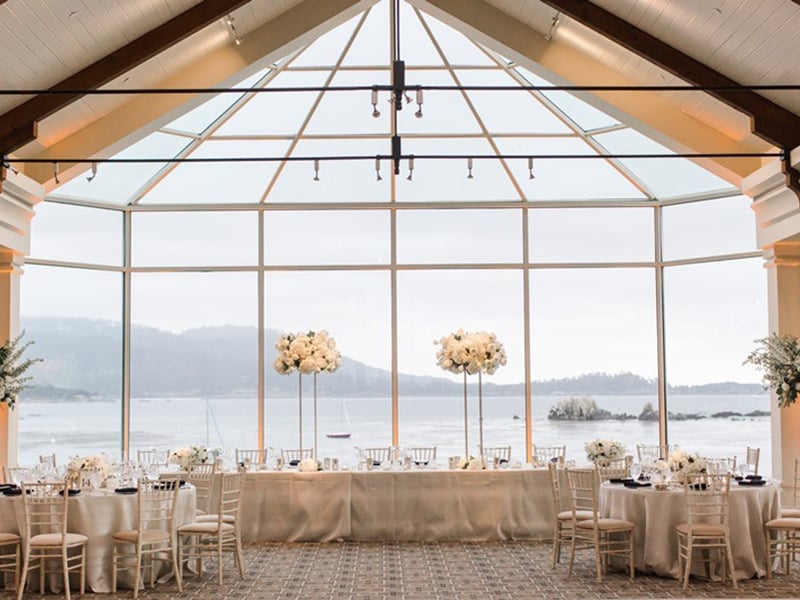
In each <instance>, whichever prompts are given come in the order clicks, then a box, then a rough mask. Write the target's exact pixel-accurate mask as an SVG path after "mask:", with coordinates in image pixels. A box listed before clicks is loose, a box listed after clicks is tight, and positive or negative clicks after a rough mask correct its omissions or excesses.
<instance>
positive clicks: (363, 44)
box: [342, 2, 391, 67]
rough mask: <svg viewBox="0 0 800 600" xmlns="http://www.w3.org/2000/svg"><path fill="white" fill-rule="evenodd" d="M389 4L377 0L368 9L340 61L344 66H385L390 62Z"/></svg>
mask: <svg viewBox="0 0 800 600" xmlns="http://www.w3.org/2000/svg"><path fill="white" fill-rule="evenodd" d="M390 33H391V27H390V25H389V4H388V3H387V2H379V3H378V4H376V5H375V6H373V7H372V8H370V9H369V14H368V15H367V18H366V20H365V21H364V24H363V25H362V26H361V29H360V30H359V31H358V35H356V39H355V40H353V45H352V46H350V48H349V50H348V51H347V54H346V55H345V57H344V60H343V61H342V65H346V66H355V65H358V66H364V65H367V66H371V67H372V66H379V65H382V66H386V67H388V66H389V64H390V62H391V47H390V44H389V39H390V38H389V35H390Z"/></svg>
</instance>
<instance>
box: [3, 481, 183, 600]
mask: <svg viewBox="0 0 800 600" xmlns="http://www.w3.org/2000/svg"><path fill="white" fill-rule="evenodd" d="M68 502H69V508H68V511H69V512H68V515H67V531H69V532H70V533H81V534H83V535H85V536H87V537H88V538H89V542H88V543H87V545H86V586H87V588H88V589H89V590H91V591H93V592H103V593H105V592H110V591H111V570H112V562H111V560H112V551H113V545H112V543H111V534H113V533H114V532H116V531H123V530H127V529H135V528H136V494H116V493H114V491H113V490H98V491H95V492H89V491H88V490H84V491H81V493H80V494H78V495H76V496H70V498H69V500H68ZM194 511H195V490H194V488H193V487H191V486H186V487H182V488H181V489H180V491H179V493H178V506H177V509H176V514H175V522H176V523H177V524H179V525H181V524H183V523H188V522H190V521H191V520H192V519H193V518H194ZM0 527H1V528H0V531H9V532H12V533H20V532H21V531H24V529H25V515H24V513H23V508H22V498H21V497H20V496H4V495H0ZM37 577H38V576H36V575H34V577H33V579H37ZM75 584H76V582H73V585H75ZM52 585H53V586H54V587H58V586H60V585H61V579H60V577H56V578H53V579H52ZM119 585H120V587H127V588H131V587H133V573H132V572H130V571H128V572H125V571H122V572H120V578H119Z"/></svg>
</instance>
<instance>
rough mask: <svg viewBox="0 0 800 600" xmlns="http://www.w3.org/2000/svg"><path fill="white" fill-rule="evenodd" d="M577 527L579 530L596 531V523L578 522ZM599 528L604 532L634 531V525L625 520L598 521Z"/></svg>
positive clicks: (590, 521)
mask: <svg viewBox="0 0 800 600" xmlns="http://www.w3.org/2000/svg"><path fill="white" fill-rule="evenodd" d="M575 527H577V528H579V529H594V521H593V520H588V521H578V522H577V523H575ZM597 528H598V529H600V530H602V531H609V530H614V529H620V530H624V529H633V523H631V522H630V521H626V520H625V519H598V520H597Z"/></svg>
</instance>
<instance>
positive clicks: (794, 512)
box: [781, 508, 800, 519]
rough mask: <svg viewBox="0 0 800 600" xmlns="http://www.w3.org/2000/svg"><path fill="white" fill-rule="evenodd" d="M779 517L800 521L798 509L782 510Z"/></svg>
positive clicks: (799, 509) (799, 510)
mask: <svg viewBox="0 0 800 600" xmlns="http://www.w3.org/2000/svg"><path fill="white" fill-rule="evenodd" d="M781 517H783V518H787V519H800V508H782V509H781Z"/></svg>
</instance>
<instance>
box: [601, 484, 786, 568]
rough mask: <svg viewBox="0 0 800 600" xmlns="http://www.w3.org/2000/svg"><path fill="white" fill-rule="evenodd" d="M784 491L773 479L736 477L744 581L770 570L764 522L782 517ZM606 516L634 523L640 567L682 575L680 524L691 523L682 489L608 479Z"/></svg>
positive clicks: (733, 517)
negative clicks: (748, 481) (743, 481)
mask: <svg viewBox="0 0 800 600" xmlns="http://www.w3.org/2000/svg"><path fill="white" fill-rule="evenodd" d="M779 492H780V490H779V488H778V485H777V484H776V483H773V482H770V481H768V482H767V483H766V484H765V485H762V486H755V485H739V484H738V483H737V482H735V481H731V488H730V493H729V495H728V501H729V523H730V535H731V551H732V552H733V564H734V568H735V569H736V577H737V578H739V579H741V578H750V577H753V576H759V577H761V576H764V575H765V574H766V568H767V553H766V548H765V546H764V523H765V522H767V521H769V520H770V519H774V518H776V517H777V516H778V513H779V512H780V493H779ZM600 516H602V517H610V518H614V519H625V520H626V521H630V522H631V523H633V525H634V530H633V544H634V555H635V556H634V560H635V564H636V569H637V570H639V571H642V572H644V573H655V574H656V575H661V576H666V577H675V578H679V577H680V576H681V574H680V571H679V569H678V538H677V533H676V531H675V527H676V526H677V525H679V524H680V523H686V521H687V511H686V497H685V493H684V491H683V488H682V487H680V486H674V487H668V488H667V489H665V490H656V489H655V488H653V487H639V488H628V487H625V486H624V485H621V484H613V483H603V484H602V485H601V486H600ZM698 572H699V571H698Z"/></svg>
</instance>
